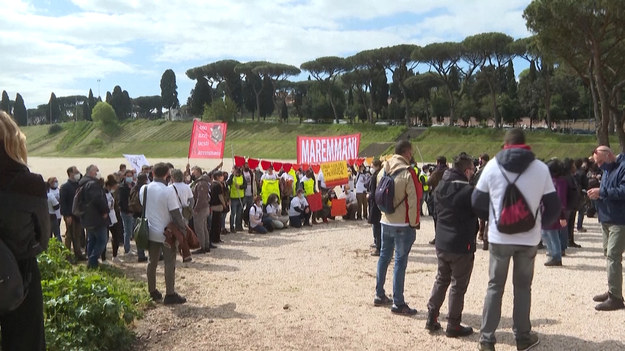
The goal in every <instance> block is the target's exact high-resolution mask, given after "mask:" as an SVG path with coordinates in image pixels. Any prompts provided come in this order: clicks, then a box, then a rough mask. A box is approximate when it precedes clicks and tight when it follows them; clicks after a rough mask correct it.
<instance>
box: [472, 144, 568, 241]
mask: <svg viewBox="0 0 625 351" xmlns="http://www.w3.org/2000/svg"><path fill="white" fill-rule="evenodd" d="M503 172H505V176H506V177H507V178H508V179H509V180H510V182H513V181H514V180H515V179H516V178H517V176H518V175H519V174H521V175H520V176H519V178H518V180H517V181H516V185H517V187H518V188H519V190H520V191H521V193H522V194H523V197H525V200H526V201H527V203H528V205H529V207H530V209H529V210H530V211H532V213H534V214H537V216H536V224H535V225H534V228H532V229H530V230H529V231H527V232H524V233H516V234H504V233H500V232H499V231H498V230H497V222H498V220H499V216H500V212H501V202H502V200H503V194H504V192H505V190H506V188H507V186H508V183H507V181H506V179H505V178H504V176H503ZM491 202H492V205H491ZM541 202H542V204H543V206H540V204H541ZM471 203H472V204H473V210H474V211H475V213H476V214H477V215H478V216H479V217H480V218H482V219H484V220H488V221H489V222H488V230H489V232H488V240H489V241H490V242H491V243H493V244H506V245H524V246H534V245H538V242H539V241H540V228H541V224H544V225H547V226H548V225H551V224H552V223H553V222H555V221H556V220H557V219H558V217H559V216H560V210H561V207H562V205H561V203H560V199H559V198H558V195H557V194H556V191H555V188H554V186H553V182H552V180H551V174H550V173H549V169H548V168H547V165H546V164H544V163H543V162H541V161H538V160H536V158H535V156H534V153H533V152H532V151H531V150H530V148H529V146H527V145H506V146H505V147H504V150H501V151H500V152H498V153H497V155H496V156H495V160H492V161H490V162H488V163H487V164H486V166H485V167H484V171H483V172H482V175H481V176H480V179H479V181H478V182H477V185H476V186H475V190H474V191H473V194H472V196H471ZM539 207H540V208H541V210H540V211H539V210H538V209H539Z"/></svg>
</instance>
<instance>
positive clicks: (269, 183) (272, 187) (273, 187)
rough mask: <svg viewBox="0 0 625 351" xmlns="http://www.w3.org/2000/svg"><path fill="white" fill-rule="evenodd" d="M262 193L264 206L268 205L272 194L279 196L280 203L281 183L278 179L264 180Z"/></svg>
mask: <svg viewBox="0 0 625 351" xmlns="http://www.w3.org/2000/svg"><path fill="white" fill-rule="evenodd" d="M261 191H262V194H261V196H262V198H263V204H267V199H268V198H269V195H271V194H276V195H278V202H279V201H280V181H278V180H277V179H264V180H263V187H262V189H261Z"/></svg>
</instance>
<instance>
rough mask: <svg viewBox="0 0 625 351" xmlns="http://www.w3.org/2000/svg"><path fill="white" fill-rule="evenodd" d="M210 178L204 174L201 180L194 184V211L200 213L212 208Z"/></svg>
mask: <svg viewBox="0 0 625 351" xmlns="http://www.w3.org/2000/svg"><path fill="white" fill-rule="evenodd" d="M210 183H211V182H210V178H209V176H208V175H207V174H202V175H201V176H200V178H198V179H196V180H195V183H193V187H192V191H193V198H194V199H195V206H194V207H193V210H194V211H195V213H198V212H200V211H202V210H205V209H207V208H209V207H210V204H209V203H210V194H209V190H210Z"/></svg>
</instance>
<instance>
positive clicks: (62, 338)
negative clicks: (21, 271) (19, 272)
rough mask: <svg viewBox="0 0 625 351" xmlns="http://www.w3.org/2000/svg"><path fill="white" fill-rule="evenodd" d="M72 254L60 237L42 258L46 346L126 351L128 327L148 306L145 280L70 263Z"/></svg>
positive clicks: (130, 334)
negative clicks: (62, 243)
mask: <svg viewBox="0 0 625 351" xmlns="http://www.w3.org/2000/svg"><path fill="white" fill-rule="evenodd" d="M70 256H71V253H70V252H69V251H68V250H67V249H65V248H64V247H63V245H61V244H60V243H59V242H57V241H56V240H50V247H49V248H48V251H47V252H45V253H43V254H41V255H40V256H39V258H38V261H39V268H40V270H41V277H42V279H41V285H42V288H43V301H44V313H45V328H46V342H47V346H48V350H51V351H54V350H126V349H129V348H130V346H131V345H132V342H133V339H134V335H133V332H132V330H131V329H130V326H131V324H132V322H133V321H134V320H135V319H136V318H140V317H141V315H142V311H143V310H144V309H145V308H146V307H147V306H148V305H149V303H150V302H149V301H150V298H149V295H148V293H147V289H146V288H145V286H144V284H142V283H138V282H134V281H131V280H129V279H127V278H125V276H124V274H123V272H121V271H120V270H119V269H117V268H114V267H107V266H104V267H102V268H101V269H99V270H87V268H86V267H85V266H83V265H79V266H72V265H71V264H70V263H69V262H68V260H67V257H70Z"/></svg>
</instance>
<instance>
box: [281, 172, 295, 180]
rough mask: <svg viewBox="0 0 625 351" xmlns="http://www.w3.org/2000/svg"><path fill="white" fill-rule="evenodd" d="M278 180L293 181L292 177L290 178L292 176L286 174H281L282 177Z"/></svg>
mask: <svg viewBox="0 0 625 351" xmlns="http://www.w3.org/2000/svg"><path fill="white" fill-rule="evenodd" d="M280 178H282V179H284V180H285V181H286V180H294V179H293V176H292V175H290V174H288V173H287V172H284V173H282V175H281V176H280Z"/></svg>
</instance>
